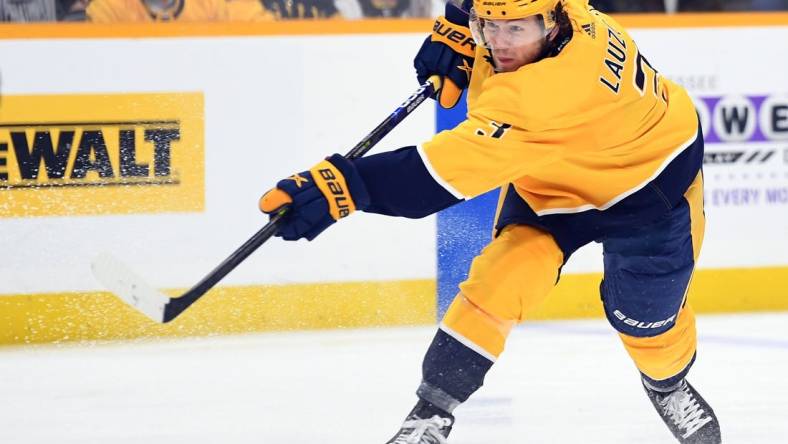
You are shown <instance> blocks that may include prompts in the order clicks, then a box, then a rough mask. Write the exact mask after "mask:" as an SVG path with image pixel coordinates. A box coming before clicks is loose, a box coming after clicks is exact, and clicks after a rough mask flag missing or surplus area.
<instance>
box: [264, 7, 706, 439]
mask: <svg viewBox="0 0 788 444" xmlns="http://www.w3.org/2000/svg"><path fill="white" fill-rule="evenodd" d="M466 8H467V9H466ZM466 11H467V12H466ZM471 35H472V37H473V38H471ZM415 65H416V69H417V72H418V77H419V79H420V81H423V80H424V79H426V78H427V77H428V76H429V75H432V74H439V75H441V76H443V77H444V79H445V86H444V87H443V89H442V90H441V92H440V95H439V97H438V100H439V101H440V103H441V104H442V105H444V106H451V105H453V104H454V103H456V102H457V100H458V98H459V97H460V93H461V92H462V90H463V89H465V88H467V89H468V99H467V100H468V114H467V119H466V120H465V121H464V122H462V123H460V124H459V125H458V126H457V127H456V128H454V129H452V130H449V131H443V132H441V133H440V134H437V135H436V136H434V137H433V138H432V139H431V140H429V141H427V142H424V143H423V144H422V145H420V146H411V147H405V148H402V149H399V150H397V151H392V152H386V153H382V154H376V155H372V156H368V157H364V158H360V159H357V160H353V161H349V160H347V159H345V158H343V157H342V156H340V155H333V156H331V157H328V158H327V159H326V160H324V161H322V162H320V163H319V164H317V165H316V166H315V167H313V168H312V169H310V170H308V171H304V172H302V173H298V174H295V175H293V176H291V177H289V178H287V179H284V180H282V181H280V182H279V183H278V184H277V185H276V188H274V189H273V190H271V191H269V192H268V193H266V194H265V195H264V196H263V197H262V198H261V201H260V208H261V209H262V211H264V212H266V213H269V214H271V213H275V212H277V211H278V210H279V209H281V208H283V207H284V206H285V205H289V208H290V212H289V213H288V216H287V220H286V224H285V225H284V227H283V228H282V230H281V231H280V233H279V235H280V236H282V237H283V238H284V239H287V240H295V239H299V238H306V239H309V240H311V239H313V238H315V236H317V235H318V234H319V233H320V232H322V231H323V230H324V229H325V228H327V227H328V226H329V225H331V224H333V223H334V222H335V221H337V220H339V219H341V218H343V217H345V216H347V215H349V214H351V213H352V212H353V211H355V210H363V211H366V212H373V213H380V214H387V215H392V216H403V217H423V216H426V215H429V214H432V213H435V212H437V211H439V210H441V209H443V208H446V207H448V206H450V205H453V204H456V203H458V202H461V201H463V200H465V199H469V198H472V197H474V196H477V195H479V194H482V193H484V192H486V191H488V190H491V189H495V188H500V199H499V204H498V208H497V214H496V219H495V235H494V237H493V239H492V241H491V242H490V244H489V245H488V246H487V247H486V248H485V249H484V250H483V251H482V252H481V253H480V254H479V256H477V257H476V258H475V259H474V261H473V263H472V265H471V268H470V271H469V275H468V278H467V280H466V281H465V282H463V283H462V284H461V285H460V288H459V293H458V294H457V296H456V298H455V299H454V301H453V303H452V304H451V306H450V307H449V309H448V311H447V313H446V315H445V316H444V318H443V321H442V322H441V324H440V327H439V329H438V331H437V334H436V335H435V337H434V339H433V341H432V343H431V345H430V346H429V349H428V350H427V354H426V356H425V357H424V362H423V379H422V381H421V384H420V385H419V387H418V389H417V395H418V398H419V400H418V402H417V404H416V406H415V407H414V408H413V410H412V411H411V412H410V414H409V415H408V416H407V418H406V420H405V422H404V424H403V425H402V427H401V429H400V430H399V432H397V434H396V435H395V436H394V437H393V438H392V439H391V440H390V441H389V444H404V443H422V444H428V443H444V442H446V437H447V436H448V435H449V432H450V430H451V428H452V425H453V423H454V417H453V415H452V411H453V410H454V409H455V408H456V407H457V406H458V405H459V404H461V403H462V402H464V401H465V400H467V399H468V398H469V397H470V395H471V394H472V393H473V392H475V391H476V390H477V389H479V388H480V387H481V385H482V383H483V380H484V377H485V374H486V373H487V371H488V370H489V369H490V367H491V366H492V365H493V363H494V362H495V361H496V359H497V358H498V356H499V355H500V354H501V352H502V351H503V348H504V342H505V340H506V337H507V335H508V334H509V332H510V330H511V328H512V327H513V326H514V325H515V324H517V323H518V322H520V321H522V320H523V319H524V318H525V317H526V316H527V315H528V314H529V313H530V312H531V311H532V310H533V309H534V307H536V306H537V305H539V304H540V303H541V302H542V301H543V300H544V299H545V297H546V296H547V295H548V293H549V291H550V289H551V288H552V287H553V286H554V285H555V283H556V282H557V280H558V277H559V274H560V270H561V267H562V265H563V264H564V263H566V261H567V260H568V259H569V257H570V256H571V254H572V253H573V252H574V251H575V250H577V249H578V248H580V247H581V246H583V245H585V244H587V243H590V242H601V243H602V245H603V249H604V278H603V281H602V283H601V286H600V292H601V296H602V301H603V305H604V309H605V314H606V315H607V318H608V320H609V322H610V324H611V325H612V326H613V328H615V329H616V330H617V331H618V332H619V334H620V337H621V340H622V342H623V344H624V347H625V348H626V350H627V351H628V353H629V355H630V356H631V358H632V359H633V361H634V363H635V365H636V366H637V368H638V369H639V371H640V378H641V380H642V383H643V386H644V388H645V391H646V394H647V395H648V398H649V399H650V400H651V402H652V404H653V405H654V407H655V408H656V410H657V412H658V413H659V415H660V416H661V418H662V419H663V421H664V422H665V423H666V424H667V426H668V428H669V429H670V431H671V432H672V433H673V435H674V436H675V437H676V438H677V439H678V441H679V442H681V443H719V442H721V438H720V428H719V424H718V421H717V418H716V416H715V415H714V412H713V411H712V409H711V408H710V406H709V405H708V404H707V403H706V402H705V401H704V400H703V398H701V396H700V395H699V394H698V392H697V391H696V390H695V389H694V388H693V387H692V386H691V385H690V384H689V383H688V382H687V380H686V376H687V373H688V371H689V369H690V367H691V366H692V364H693V362H694V360H695V351H696V350H695V349H696V332H695V318H694V314H693V311H692V309H691V308H690V305H689V304H688V303H687V301H686V295H687V289H688V286H689V283H690V279H691V277H692V273H693V270H694V266H695V261H696V259H697V257H698V253H699V251H700V248H701V243H702V240H703V232H704V213H703V176H702V174H701V164H702V158H703V137H702V134H701V131H700V127H699V123H698V118H697V115H696V113H695V109H694V106H693V103H692V101H691V99H690V98H689V96H688V95H687V93H686V92H685V91H684V90H683V89H682V88H681V87H679V86H678V85H676V84H675V83H673V82H670V81H669V80H667V79H665V78H663V77H662V76H660V75H659V73H658V72H657V71H656V70H655V69H654V67H652V65H651V64H650V63H649V62H648V60H647V59H646V57H645V56H644V55H643V54H641V53H640V51H639V50H638V47H637V45H636V44H635V42H634V41H633V40H632V38H631V37H630V36H629V34H627V32H626V31H625V30H624V29H623V28H622V27H621V26H620V25H619V24H618V23H616V22H615V21H614V20H613V19H611V18H610V17H608V16H606V15H604V14H601V13H599V12H597V11H595V10H593V9H592V8H590V7H589V5H588V3H587V0H474V1H473V4H472V5H464V7H463V8H458V7H454V6H452V5H448V6H447V10H446V14H445V16H443V17H440V18H438V20H437V22H436V24H435V26H434V30H433V33H432V35H431V36H430V37H428V38H427V40H426V41H425V42H424V45H423V46H422V48H421V50H420V51H419V53H418V55H417V56H416V60H415Z"/></svg>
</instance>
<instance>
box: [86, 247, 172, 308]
mask: <svg viewBox="0 0 788 444" xmlns="http://www.w3.org/2000/svg"><path fill="white" fill-rule="evenodd" d="M90 268H91V270H92V271H93V276H95V277H96V279H97V280H98V281H99V282H100V283H101V284H102V285H103V286H104V287H105V288H106V289H107V290H109V291H111V292H113V293H115V295H117V296H118V297H119V298H120V299H122V300H123V302H125V303H127V304H129V305H131V306H132V307H134V308H135V309H137V310H139V311H140V312H142V313H144V314H145V315H146V316H148V317H149V318H151V319H153V320H154V321H156V322H159V323H163V322H164V308H165V306H166V305H167V303H168V302H169V301H170V298H169V297H167V296H165V295H164V294H162V293H161V292H159V291H158V290H156V289H155V288H153V287H151V286H150V285H148V284H147V283H146V282H145V281H144V280H142V278H140V277H139V276H138V275H137V274H135V273H134V272H133V271H131V269H130V268H129V267H127V266H126V264H124V263H123V262H121V261H119V260H118V259H116V258H115V257H114V256H112V255H111V254H109V253H101V254H100V255H98V256H96V258H95V259H93V262H91V264H90Z"/></svg>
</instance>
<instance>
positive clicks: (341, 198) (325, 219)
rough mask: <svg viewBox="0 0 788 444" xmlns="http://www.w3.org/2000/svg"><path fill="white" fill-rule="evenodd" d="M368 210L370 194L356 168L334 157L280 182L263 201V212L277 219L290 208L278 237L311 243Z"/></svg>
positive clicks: (339, 156) (266, 194) (350, 163)
mask: <svg viewBox="0 0 788 444" xmlns="http://www.w3.org/2000/svg"><path fill="white" fill-rule="evenodd" d="M367 206H369V193H367V188H366V186H365V185H364V181H363V179H362V178H361V176H360V175H359V173H358V170H356V167H355V166H354V165H353V162H351V161H350V160H348V159H345V158H344V157H343V156H341V155H339V154H334V155H333V156H331V157H328V158H326V160H324V161H322V162H320V163H318V164H317V165H315V166H314V167H312V168H311V169H310V170H308V171H304V172H301V173H298V174H293V175H292V176H290V177H288V178H287V179H283V180H280V181H279V182H278V183H277V184H276V188H273V189H271V190H269V191H268V192H267V193H265V194H264V195H263V197H261V198H260V210H261V211H262V212H264V213H267V214H269V215H274V214H276V213H278V212H279V211H281V210H282V209H284V208H285V207H287V208H288V211H287V213H286V214H285V216H284V218H283V219H282V225H281V226H280V228H279V232H278V233H277V234H276V236H278V237H281V238H283V239H284V240H298V239H301V238H302V237H303V238H306V239H307V240H310V241H311V240H312V239H314V238H315V237H317V235H318V234H320V233H322V232H323V230H325V229H326V228H328V227H329V226H330V225H332V224H334V222H336V221H338V220H339V219H341V218H343V217H346V216H348V215H350V213H352V212H353V211H355V210H363V209H365V208H366V207H367Z"/></svg>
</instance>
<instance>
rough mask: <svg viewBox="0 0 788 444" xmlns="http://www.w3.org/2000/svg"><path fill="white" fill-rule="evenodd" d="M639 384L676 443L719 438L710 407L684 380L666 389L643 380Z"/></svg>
mask: <svg viewBox="0 0 788 444" xmlns="http://www.w3.org/2000/svg"><path fill="white" fill-rule="evenodd" d="M643 387H644V388H645V389H646V393H647V394H648V397H649V399H650V400H651V403H652V404H654V407H655V408H656V409H657V412H658V413H659V414H660V416H662V420H663V421H665V424H667V426H668V428H669V429H670V431H671V432H672V433H673V436H675V437H676V439H678V441H679V442H680V443H686V444H719V443H721V442H722V438H721V435H720V424H719V422H718V421H717V417H716V416H715V415H714V411H713V410H712V409H711V407H710V406H709V404H708V403H706V401H705V400H704V399H703V398H702V397H701V396H700V395H699V394H698V392H697V391H695V389H694V388H693V387H692V386H691V385H690V384H689V383H688V382H687V381H686V380H682V381H681V384H680V385H679V387H678V388H677V389H675V390H673V391H669V392H662V391H659V390H657V389H656V388H654V387H651V386H650V385H649V384H648V383H646V382H645V381H643Z"/></svg>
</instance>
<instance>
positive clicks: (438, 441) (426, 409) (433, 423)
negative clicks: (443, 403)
mask: <svg viewBox="0 0 788 444" xmlns="http://www.w3.org/2000/svg"><path fill="white" fill-rule="evenodd" d="M453 424H454V416H452V414H451V413H448V412H445V411H443V410H441V409H439V408H437V407H435V406H434V405H432V404H430V403H428V402H425V401H422V400H419V402H418V403H417V404H416V407H414V408H413V410H412V411H411V412H410V414H408V417H407V418H405V422H404V423H403V424H402V428H400V429H399V432H397V434H396V435H394V437H393V438H391V439H390V440H388V441H387V442H386V444H446V443H447V442H448V441H446V437H447V436H449V432H450V431H451V426H452V425H453Z"/></svg>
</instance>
